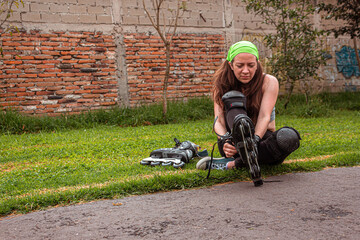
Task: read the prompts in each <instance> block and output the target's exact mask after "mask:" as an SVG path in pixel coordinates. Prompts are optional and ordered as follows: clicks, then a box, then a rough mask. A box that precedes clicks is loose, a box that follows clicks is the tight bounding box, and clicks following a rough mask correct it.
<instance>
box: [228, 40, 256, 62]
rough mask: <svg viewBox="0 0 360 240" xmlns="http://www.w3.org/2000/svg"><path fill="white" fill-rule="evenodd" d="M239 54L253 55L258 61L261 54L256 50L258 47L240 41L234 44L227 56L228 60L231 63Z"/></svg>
mask: <svg viewBox="0 0 360 240" xmlns="http://www.w3.org/2000/svg"><path fill="white" fill-rule="evenodd" d="M239 53H251V54H252V55H254V56H255V57H256V59H257V60H259V52H258V50H257V48H256V46H255V45H254V44H253V43H251V42H248V41H240V42H237V43H234V44H233V45H232V46H231V47H230V48H229V52H228V55H227V58H226V60H228V61H229V62H231V61H232V60H233V59H234V57H235V56H236V55H238V54H239Z"/></svg>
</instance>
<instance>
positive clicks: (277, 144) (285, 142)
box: [265, 127, 301, 164]
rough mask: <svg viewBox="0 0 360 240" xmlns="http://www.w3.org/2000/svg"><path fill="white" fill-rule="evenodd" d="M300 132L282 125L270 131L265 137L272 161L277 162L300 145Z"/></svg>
mask: <svg viewBox="0 0 360 240" xmlns="http://www.w3.org/2000/svg"><path fill="white" fill-rule="evenodd" d="M300 140H301V137H300V134H299V132H298V131H297V130H295V129H294V128H291V127H282V128H280V129H279V130H277V131H275V132H273V133H272V135H271V136H270V137H269V138H268V139H266V140H265V141H266V142H267V149H268V152H269V153H270V155H271V157H272V161H271V162H272V163H274V164H277V163H281V162H283V161H284V160H285V158H286V157H287V156H289V155H290V153H292V152H294V151H295V150H296V149H298V148H299V146H300Z"/></svg>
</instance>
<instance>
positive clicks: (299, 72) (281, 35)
mask: <svg viewBox="0 0 360 240" xmlns="http://www.w3.org/2000/svg"><path fill="white" fill-rule="evenodd" d="M243 2H245V3H246V4H247V6H246V9H247V11H248V12H254V13H255V15H259V16H261V17H262V18H263V19H264V23H266V24H269V25H272V26H273V27H275V30H276V33H269V34H266V36H265V42H266V45H267V46H268V47H270V48H271V49H272V50H273V53H272V56H271V57H270V59H269V60H270V66H271V68H272V71H273V74H274V75H275V76H277V78H278V79H279V81H280V84H284V85H285V86H286V89H287V91H288V100H287V101H286V102H285V107H286V106H287V104H288V102H289V100H290V97H291V95H292V92H293V89H294V87H295V84H296V82H299V81H300V80H307V81H309V80H317V79H319V76H318V73H317V71H318V69H319V66H320V65H322V64H325V59H324V57H323V50H322V49H321V46H322V43H321V41H320V38H321V36H323V34H324V31H321V30H318V29H317V28H315V26H314V24H313V23H312V22H311V20H310V17H312V15H313V14H314V13H315V12H316V9H315V8H314V6H313V4H312V2H311V1H309V0H290V1H288V0H286V1H285V0H265V1H264V0H243ZM304 91H305V93H307V94H309V92H310V87H307V88H306V89H304Z"/></svg>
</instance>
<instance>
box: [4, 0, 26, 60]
mask: <svg viewBox="0 0 360 240" xmlns="http://www.w3.org/2000/svg"><path fill="white" fill-rule="evenodd" d="M20 4H22V5H24V2H23V0H0V29H1V28H2V26H3V25H4V23H5V22H6V21H7V20H8V19H9V18H10V17H11V15H12V13H13V8H14V6H16V7H17V8H19V6H20ZM12 29H15V30H16V31H18V29H17V27H16V26H12V25H10V26H8V27H7V28H6V29H5V30H4V31H5V32H9V31H11V30H12ZM0 52H1V54H3V49H2V47H0Z"/></svg>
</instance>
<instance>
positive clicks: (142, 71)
mask: <svg viewBox="0 0 360 240" xmlns="http://www.w3.org/2000/svg"><path fill="white" fill-rule="evenodd" d="M124 42H125V45H126V62H127V74H128V86H129V99H130V105H137V104H143V103H151V102H154V101H161V100H162V89H163V88H162V85H163V79H164V74H165V66H166V63H165V49H164V47H163V43H162V42H161V40H160V38H159V37H158V36H153V35H150V36H149V35H148V34H144V33H138V34H127V35H125V36H124ZM223 46H224V37H223V36H222V35H219V34H218V35H215V34H214V35H209V34H181V35H177V36H175V38H174V40H173V48H172V56H171V69H170V70H171V76H170V79H169V86H168V88H167V89H168V97H169V98H170V99H183V98H189V97H195V96H203V95H209V94H210V89H211V87H212V76H213V74H214V72H215V70H216V68H217V67H218V66H219V65H220V63H221V62H222V59H223V57H224V54H225V53H224V48H223Z"/></svg>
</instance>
